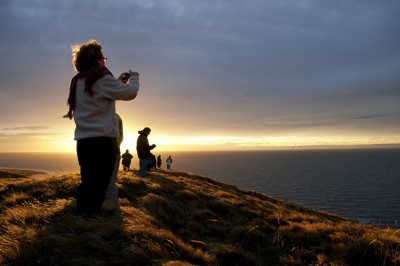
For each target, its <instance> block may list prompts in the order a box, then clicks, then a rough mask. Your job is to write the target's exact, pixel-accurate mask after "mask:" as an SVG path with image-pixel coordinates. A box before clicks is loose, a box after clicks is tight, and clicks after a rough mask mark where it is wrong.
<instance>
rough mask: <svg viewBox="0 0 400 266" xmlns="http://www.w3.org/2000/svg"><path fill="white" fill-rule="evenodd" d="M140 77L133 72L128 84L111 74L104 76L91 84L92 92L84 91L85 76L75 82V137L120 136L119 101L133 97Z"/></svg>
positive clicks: (137, 89) (77, 138) (137, 88)
mask: <svg viewBox="0 0 400 266" xmlns="http://www.w3.org/2000/svg"><path fill="white" fill-rule="evenodd" d="M139 86H140V85H139V76H136V75H133V76H131V78H130V79H129V81H128V83H127V84H124V83H122V82H121V81H119V80H118V79H116V78H114V77H113V76H112V75H105V76H104V77H102V78H100V79H98V80H97V81H96V82H95V83H94V84H93V86H92V89H93V95H92V96H90V95H89V94H88V93H85V85H84V79H80V80H78V82H77V84H76V104H75V110H74V120H75V125H76V128H75V140H80V139H86V138H93V137H112V138H115V137H117V136H118V132H119V130H118V126H117V125H118V123H117V121H116V116H115V101H116V100H125V101H129V100H133V99H135V97H136V95H137V93H138V91H139Z"/></svg>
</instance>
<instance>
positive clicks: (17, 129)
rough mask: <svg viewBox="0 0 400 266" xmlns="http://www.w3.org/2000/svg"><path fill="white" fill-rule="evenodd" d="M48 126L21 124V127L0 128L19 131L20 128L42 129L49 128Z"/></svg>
mask: <svg viewBox="0 0 400 266" xmlns="http://www.w3.org/2000/svg"><path fill="white" fill-rule="evenodd" d="M49 128H50V127H48V126H22V127H6V128H2V130H12V131H20V130H33V131H36V130H43V129H49Z"/></svg>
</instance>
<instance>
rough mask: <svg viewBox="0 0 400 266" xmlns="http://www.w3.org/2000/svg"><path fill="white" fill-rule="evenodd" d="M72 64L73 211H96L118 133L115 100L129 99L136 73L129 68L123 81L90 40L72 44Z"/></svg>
mask: <svg viewBox="0 0 400 266" xmlns="http://www.w3.org/2000/svg"><path fill="white" fill-rule="evenodd" d="M72 56H73V65H74V67H75V69H76V70H77V71H78V74H76V75H75V76H74V77H73V78H72V81H71V86H70V92H69V97H68V105H69V111H68V113H67V114H66V115H65V116H64V117H66V118H69V119H72V118H74V121H75V125H76V128H75V138H74V139H75V140H77V155H78V161H79V165H80V168H81V184H80V185H79V188H78V196H77V203H76V207H77V211H78V212H79V213H85V214H94V213H99V212H100V207H101V205H102V203H103V201H104V193H105V190H106V189H107V186H108V184H109V182H110V177H111V174H112V171H113V168H114V163H115V158H116V155H117V152H118V144H117V141H116V137H117V136H118V135H119V130H118V126H117V125H118V123H117V122H116V115H115V113H116V112H115V101H116V100H133V99H134V98H135V97H136V95H137V93H138V91H139V73H137V72H132V71H129V80H128V82H127V84H124V83H122V82H121V81H120V80H118V79H116V78H115V77H114V76H113V75H112V73H111V72H110V70H108V69H107V68H106V67H105V63H106V60H107V58H106V57H104V56H103V52H102V47H101V45H100V44H99V43H98V42H97V41H95V40H91V41H89V42H87V43H84V44H79V45H75V46H73V47H72Z"/></svg>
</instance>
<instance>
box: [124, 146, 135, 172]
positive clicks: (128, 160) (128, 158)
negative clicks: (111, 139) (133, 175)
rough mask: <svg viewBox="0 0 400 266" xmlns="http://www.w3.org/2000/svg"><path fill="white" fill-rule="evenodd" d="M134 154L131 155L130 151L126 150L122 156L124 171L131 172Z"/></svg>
mask: <svg viewBox="0 0 400 266" xmlns="http://www.w3.org/2000/svg"><path fill="white" fill-rule="evenodd" d="M132 158H133V156H132V154H130V153H129V150H126V151H125V153H124V154H122V166H123V167H124V171H129V170H130V167H131V161H132Z"/></svg>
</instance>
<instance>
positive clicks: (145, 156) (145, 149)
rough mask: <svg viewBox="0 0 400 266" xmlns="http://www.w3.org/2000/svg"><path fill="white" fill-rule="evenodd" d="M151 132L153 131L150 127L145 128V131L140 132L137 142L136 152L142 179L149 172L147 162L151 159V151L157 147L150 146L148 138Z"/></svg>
mask: <svg viewBox="0 0 400 266" xmlns="http://www.w3.org/2000/svg"><path fill="white" fill-rule="evenodd" d="M150 132H151V129H150V128H148V127H145V128H144V129H143V130H140V131H138V133H139V137H138V138H137V142H136V151H137V155H138V157H139V160H140V163H139V166H140V170H139V176H140V177H145V176H146V170H147V161H148V160H149V158H150V151H151V150H152V149H154V148H155V147H156V145H155V144H153V145H151V146H150V145H149V140H148V139H147V137H148V136H149V134H150Z"/></svg>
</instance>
